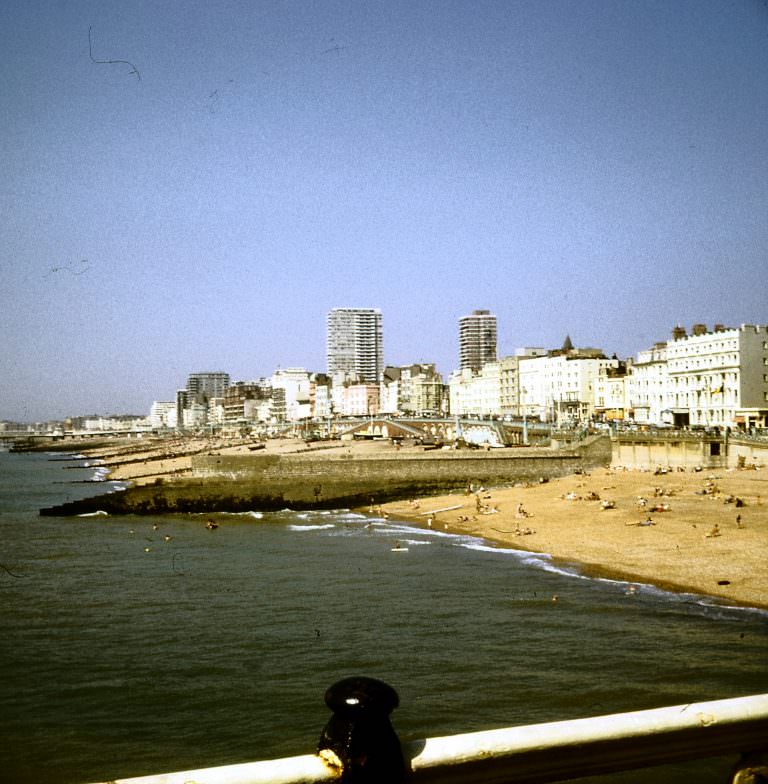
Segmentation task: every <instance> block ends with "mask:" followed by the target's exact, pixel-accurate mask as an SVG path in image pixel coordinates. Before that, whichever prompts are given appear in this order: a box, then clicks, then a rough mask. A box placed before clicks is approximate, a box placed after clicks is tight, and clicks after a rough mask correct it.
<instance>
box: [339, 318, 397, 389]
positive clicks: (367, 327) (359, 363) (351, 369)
mask: <svg viewBox="0 0 768 784" xmlns="http://www.w3.org/2000/svg"><path fill="white" fill-rule="evenodd" d="M383 343H384V340H383V333H382V326H381V311H380V310H379V309H378V308H334V309H333V310H332V311H331V312H330V313H329V314H328V332H327V355H328V374H329V375H331V376H333V375H336V374H339V373H344V374H346V375H348V376H352V377H356V378H357V379H358V380H360V381H365V382H368V383H371V384H375V383H378V382H379V381H381V375H382V371H383V370H384V349H383Z"/></svg>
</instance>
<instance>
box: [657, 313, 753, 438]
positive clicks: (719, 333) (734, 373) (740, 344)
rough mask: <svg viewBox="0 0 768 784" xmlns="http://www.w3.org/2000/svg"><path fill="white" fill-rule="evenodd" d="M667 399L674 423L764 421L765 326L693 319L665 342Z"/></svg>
mask: <svg viewBox="0 0 768 784" xmlns="http://www.w3.org/2000/svg"><path fill="white" fill-rule="evenodd" d="M667 374H668V389H667V396H668V403H669V410H670V412H671V414H672V415H673V419H674V424H678V425H686V424H687V425H703V426H709V427H723V426H738V427H746V428H749V427H752V426H757V427H766V426H767V425H768V326H760V325H752V324H742V325H741V326H740V327H738V328H726V327H723V326H721V325H719V324H718V325H715V328H714V331H712V332H709V331H707V329H706V326H705V325H703V324H696V325H694V327H693V330H692V334H691V335H687V334H686V333H685V330H683V329H682V328H677V329H676V330H675V331H674V332H673V340H671V341H670V342H669V343H668V344H667Z"/></svg>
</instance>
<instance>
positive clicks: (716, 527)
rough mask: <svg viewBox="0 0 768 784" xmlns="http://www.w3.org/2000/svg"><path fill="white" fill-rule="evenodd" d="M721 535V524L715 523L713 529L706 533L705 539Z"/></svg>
mask: <svg viewBox="0 0 768 784" xmlns="http://www.w3.org/2000/svg"><path fill="white" fill-rule="evenodd" d="M720 535H721V534H720V526H719V525H718V524H717V523H715V524H714V525H713V526H712V530H711V531H710V532H709V533H708V534H704V538H705V539H711V538H713V537H715V536H720Z"/></svg>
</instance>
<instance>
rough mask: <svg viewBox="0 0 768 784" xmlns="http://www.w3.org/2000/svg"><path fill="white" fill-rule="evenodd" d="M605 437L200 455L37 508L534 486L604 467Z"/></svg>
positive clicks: (193, 506) (384, 497)
mask: <svg viewBox="0 0 768 784" xmlns="http://www.w3.org/2000/svg"><path fill="white" fill-rule="evenodd" d="M610 460H611V444H610V440H609V439H608V438H607V437H605V436H598V437H593V438H591V439H588V440H587V441H585V442H584V443H583V444H582V445H580V446H579V447H577V448H569V449H560V450H550V449H525V448H521V449H508V450H503V451H501V450H499V451H494V452H479V451H478V452H429V453H424V454H419V455H401V454H397V453H391V454H387V455H383V456H376V457H355V458H352V457H347V456H339V457H314V458H313V457H311V456H306V455H261V454H256V455H250V454H249V455H199V456H196V457H193V458H192V469H193V474H192V476H191V477H190V478H185V479H178V480H173V481H164V482H162V483H160V484H155V485H148V486H143V487H135V488H129V489H128V490H125V491H123V492H120V493H112V494H109V495H102V496H97V497H95V498H88V499H84V500H83V501H76V502H71V503H68V504H62V505H61V506H58V507H53V508H51V509H44V510H41V514H45V515H69V514H82V513H84V512H93V511H96V510H99V509H101V510H103V511H105V512H109V513H111V514H167V513H174V512H216V511H248V510H255V509H258V510H264V511H269V510H275V509H284V508H286V507H290V508H293V509H302V508H304V509H306V508H334V507H335V508H338V507H353V506H363V505H368V504H369V503H370V502H371V498H373V499H374V501H375V502H376V503H380V502H381V503H383V502H385V501H392V500H396V499H400V498H408V497H413V496H417V495H427V494H430V493H440V492H446V491H449V490H457V489H464V488H465V487H466V486H467V484H468V483H469V482H475V483H481V484H484V485H488V486H490V485H503V484H513V483H515V482H520V481H526V480H529V481H538V480H539V479H541V478H544V479H552V478H555V477H559V476H565V475H568V474H573V473H575V472H577V471H589V470H591V469H593V468H595V467H598V466H607V465H608V464H609V463H610Z"/></svg>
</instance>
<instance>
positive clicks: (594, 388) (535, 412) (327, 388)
mask: <svg viewBox="0 0 768 784" xmlns="http://www.w3.org/2000/svg"><path fill="white" fill-rule="evenodd" d="M458 326H459V368H458V369H457V370H455V371H454V372H453V373H451V375H450V376H449V378H448V379H447V380H444V379H443V377H442V376H441V374H440V373H438V372H437V370H436V367H435V365H434V364H433V363H414V364H410V365H404V366H388V365H385V364H384V354H383V328H382V314H381V311H380V310H378V309H374V308H334V309H333V310H331V311H330V313H329V314H328V320H327V333H326V346H327V369H326V371H325V372H310V371H308V370H306V369H304V368H284V369H278V370H276V371H275V372H274V373H273V374H272V375H271V376H269V377H266V378H260V379H258V380H254V381H237V382H235V383H232V381H231V379H230V376H229V374H228V373H225V372H202V373H192V374H190V375H189V377H188V379H187V384H186V387H185V388H184V389H181V390H179V391H177V392H176V394H175V396H174V399H173V400H166V401H156V402H155V403H154V404H153V405H152V409H151V411H150V414H149V417H95V416H94V417H79V418H75V419H72V420H67V421H65V422H63V423H45V424H41V425H40V426H39V427H38V426H27V425H14V424H13V423H3V422H0V437H2V435H3V433H4V432H6V433H7V434H13V433H23V432H28V431H29V432H31V431H30V428H33V429H34V428H37V431H39V432H52V431H53V430H55V429H56V428H58V429H60V430H66V431H73V430H78V431H81V432H82V431H86V432H105V431H116V432H126V431H142V430H150V429H151V430H166V429H170V430H190V431H201V430H209V431H218V432H221V433H223V434H249V433H251V432H254V431H257V432H269V431H270V429H273V430H276V429H280V428H281V427H284V426H285V425H286V424H291V423H300V422H301V423H309V422H313V421H314V422H322V421H325V422H329V421H330V420H332V419H334V418H336V417H359V416H376V415H393V416H396V415H404V416H416V417H419V416H431V417H435V416H473V417H517V418H520V417H528V418H531V419H538V420H541V421H544V422H551V423H554V424H558V425H568V424H575V423H584V422H594V421H603V422H617V421H618V422H625V423H634V424H641V425H673V426H676V427H686V426H690V427H731V428H739V429H750V428H766V427H768V326H760V325H749V324H743V325H741V326H740V327H734V328H732V327H726V326H724V325H721V324H715V325H714V327H713V328H712V329H708V328H707V327H706V326H705V325H704V324H695V325H694V326H693V328H692V329H691V331H690V333H689V332H688V331H687V330H686V329H684V328H683V327H680V326H678V327H675V329H673V330H672V334H671V337H670V340H668V341H666V342H660V343H656V344H655V345H654V346H652V347H651V348H649V349H646V350H643V351H640V352H639V353H638V354H637V356H636V357H634V358H631V359H627V360H621V359H619V358H617V357H616V356H615V355H614V356H612V357H608V356H607V355H606V354H605V353H604V352H603V351H602V350H601V349H596V348H575V347H574V346H573V345H572V344H571V341H570V339H569V338H566V340H565V342H564V344H563V345H562V346H561V347H560V348H555V349H546V348H520V349H517V350H516V351H515V352H514V353H513V354H511V355H508V356H502V357H501V358H499V357H498V356H497V328H496V316H495V315H493V314H492V313H490V312H489V311H487V310H476V311H474V312H473V313H471V314H470V315H468V316H464V317H462V318H461V319H460V320H459V325H458ZM37 431H35V432H37Z"/></svg>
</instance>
